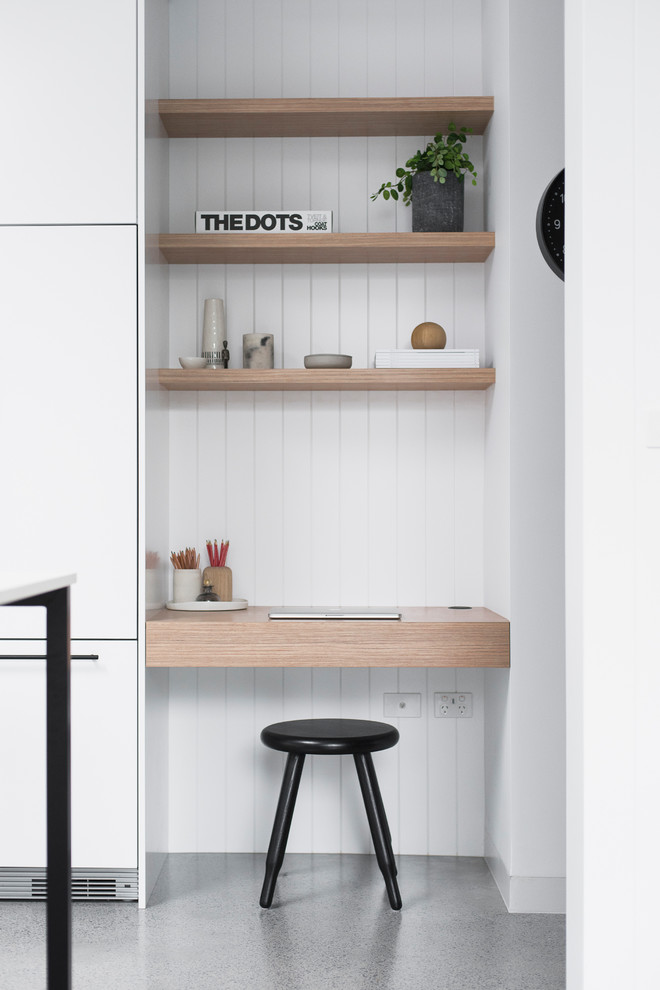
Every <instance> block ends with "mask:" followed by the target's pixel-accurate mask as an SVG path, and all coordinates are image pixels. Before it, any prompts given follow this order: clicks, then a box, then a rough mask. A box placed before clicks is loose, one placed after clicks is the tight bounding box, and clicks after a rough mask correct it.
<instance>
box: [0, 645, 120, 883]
mask: <svg viewBox="0 0 660 990" xmlns="http://www.w3.org/2000/svg"><path fill="white" fill-rule="evenodd" d="M27 653H34V654H45V643H43V642H42V641H35V642H32V643H26V642H25V641H22V642H12V641H5V642H2V643H0V793H1V794H2V807H3V810H2V814H1V815H0V867H22V868H28V869H29V868H33V867H34V868H42V867H44V866H45V865H46V664H45V661H44V660H28V659H18V658H19V657H24V656H25V654H27ZM14 656H16V657H17V659H12V657H14ZM91 656H97V657H98V659H97V660H92V659H89V657H91ZM72 657H73V658H72V660H71V821H72V824H71V865H72V866H73V867H74V868H80V869H95V868H98V869H111V868H112V869H136V868H137V645H136V644H135V643H119V642H113V643H106V642H100V643H99V642H88V641H82V642H79V643H76V644H75V645H74V648H73V651H72ZM76 657H80V659H75V658H76Z"/></svg>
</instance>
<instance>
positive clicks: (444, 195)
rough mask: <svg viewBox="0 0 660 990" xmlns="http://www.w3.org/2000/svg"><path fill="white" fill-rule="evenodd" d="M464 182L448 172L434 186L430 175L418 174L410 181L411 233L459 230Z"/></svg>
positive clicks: (460, 226)
mask: <svg viewBox="0 0 660 990" xmlns="http://www.w3.org/2000/svg"><path fill="white" fill-rule="evenodd" d="M464 193H465V180H463V181H462V182H459V180H458V179H457V178H456V176H455V175H454V173H453V172H450V173H449V175H448V176H447V178H446V179H445V181H444V182H435V180H434V179H433V176H432V175H431V173H430V172H418V173H417V175H413V180H412V211H413V216H412V229H413V232H414V233H418V234H421V233H429V232H431V231H438V230H463V199H464Z"/></svg>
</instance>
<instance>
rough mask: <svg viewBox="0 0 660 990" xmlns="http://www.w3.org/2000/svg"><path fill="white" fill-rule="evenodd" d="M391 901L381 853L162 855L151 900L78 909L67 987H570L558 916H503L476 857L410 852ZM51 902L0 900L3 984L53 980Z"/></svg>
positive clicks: (12, 986) (11, 987) (32, 985)
mask: <svg viewBox="0 0 660 990" xmlns="http://www.w3.org/2000/svg"><path fill="white" fill-rule="evenodd" d="M398 863H399V885H400V887H401V896H402V898H403V910H402V911H400V912H395V911H392V910H391V909H390V907H389V904H388V901H387V897H386V894H385V888H384V885H383V883H382V879H381V876H380V873H379V872H378V867H377V866H376V862H375V858H374V857H373V856H338V855H318V854H316V855H313V856H312V855H303V854H292V855H287V857H286V859H285V861H284V866H283V868H282V873H281V874H280V878H279V880H278V884H277V888H276V890H275V897H274V899H273V906H272V907H271V909H270V910H268V911H265V910H263V909H261V908H260V907H259V904H258V901H259V893H260V888H261V882H262V878H263V864H264V856H263V855H252V854H212V853H205V854H201V855H196V854H187V853H186V854H176V855H171V856H169V857H168V859H167V861H166V865H165V867H164V869H163V872H162V874H161V876H160V879H159V881H158V884H157V886H156V888H155V890H154V894H153V897H152V899H151V902H150V906H149V907H148V908H147V910H146V911H139V910H138V909H137V906H136V905H135V904H132V903H94V904H89V903H80V902H76V903H74V905H73V990H92V988H93V990H100V988H103V990H112V988H115V987H117V988H119V987H121V988H126V990H193V988H194V990H211V988H213V990H371V988H378V990H390V988H391V990H422V988H424V990H434V988H442V990H473V988H474V990H562V988H563V987H564V985H565V984H564V919H563V917H561V916H558V915H538V914H537V915H530V914H528V915H521V914H517V915H516V914H508V913H507V911H506V909H505V907H504V904H503V903H502V900H501V898H500V895H499V893H498V891H497V888H496V887H495V884H494V882H493V880H492V878H491V876H490V873H489V871H488V868H487V867H486V865H485V863H484V861H483V860H482V859H477V858H469V857H461V858H454V857H442V856H440V857H425V856H402V857H400V858H399V860H398ZM45 986H46V976H45V904H44V903H43V902H42V903H26V902H11V901H5V902H3V903H0V987H2V988H3V990H45Z"/></svg>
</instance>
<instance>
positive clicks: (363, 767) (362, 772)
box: [353, 753, 401, 911]
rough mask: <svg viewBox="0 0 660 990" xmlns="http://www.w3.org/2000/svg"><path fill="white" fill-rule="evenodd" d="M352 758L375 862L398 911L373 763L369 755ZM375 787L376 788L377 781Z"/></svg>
mask: <svg viewBox="0 0 660 990" xmlns="http://www.w3.org/2000/svg"><path fill="white" fill-rule="evenodd" d="M353 758H354V760H355V768H356V770H357V775H358V780H359V781H360V788H361V790H362V797H363V799H364V806H365V808H366V811H367V818H368V820H369V828H370V829H371V837H372V839H373V840H374V848H375V850H376V860H377V861H378V865H379V867H380V872H381V873H382V874H383V879H384V880H385V887H386V889H387V896H388V897H389V900H390V906H391V907H392V908H393V910H394V911H398V910H399V909H400V907H401V894H400V893H399V886H398V884H397V882H396V874H395V872H394V870H393V869H392V862H393V860H394V856H393V854H392V846H391V843H390V840H389V838H388V833H389V827H388V825H387V818H386V817H385V809H384V808H383V802H382V798H381V800H380V807H381V809H382V817H381V815H380V814H379V809H378V802H377V800H376V794H375V791H374V787H373V782H374V781H376V771H375V770H374V768H373V762H372V761H371V755H370V754H369V753H354V754H353ZM370 762H371V763H372V767H371V773H370V772H369V768H368V765H369V763H370ZM376 787H378V782H377V781H376Z"/></svg>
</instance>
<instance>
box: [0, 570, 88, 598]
mask: <svg viewBox="0 0 660 990" xmlns="http://www.w3.org/2000/svg"><path fill="white" fill-rule="evenodd" d="M75 580H76V575H75V574H48V573H46V574H44V573H43V571H0V605H11V603H12V602H16V601H19V600H20V599H21V598H31V597H32V596H33V595H43V594H46V593H47V592H49V591H57V590H58V589H60V588H68V587H69V585H72V584H75Z"/></svg>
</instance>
